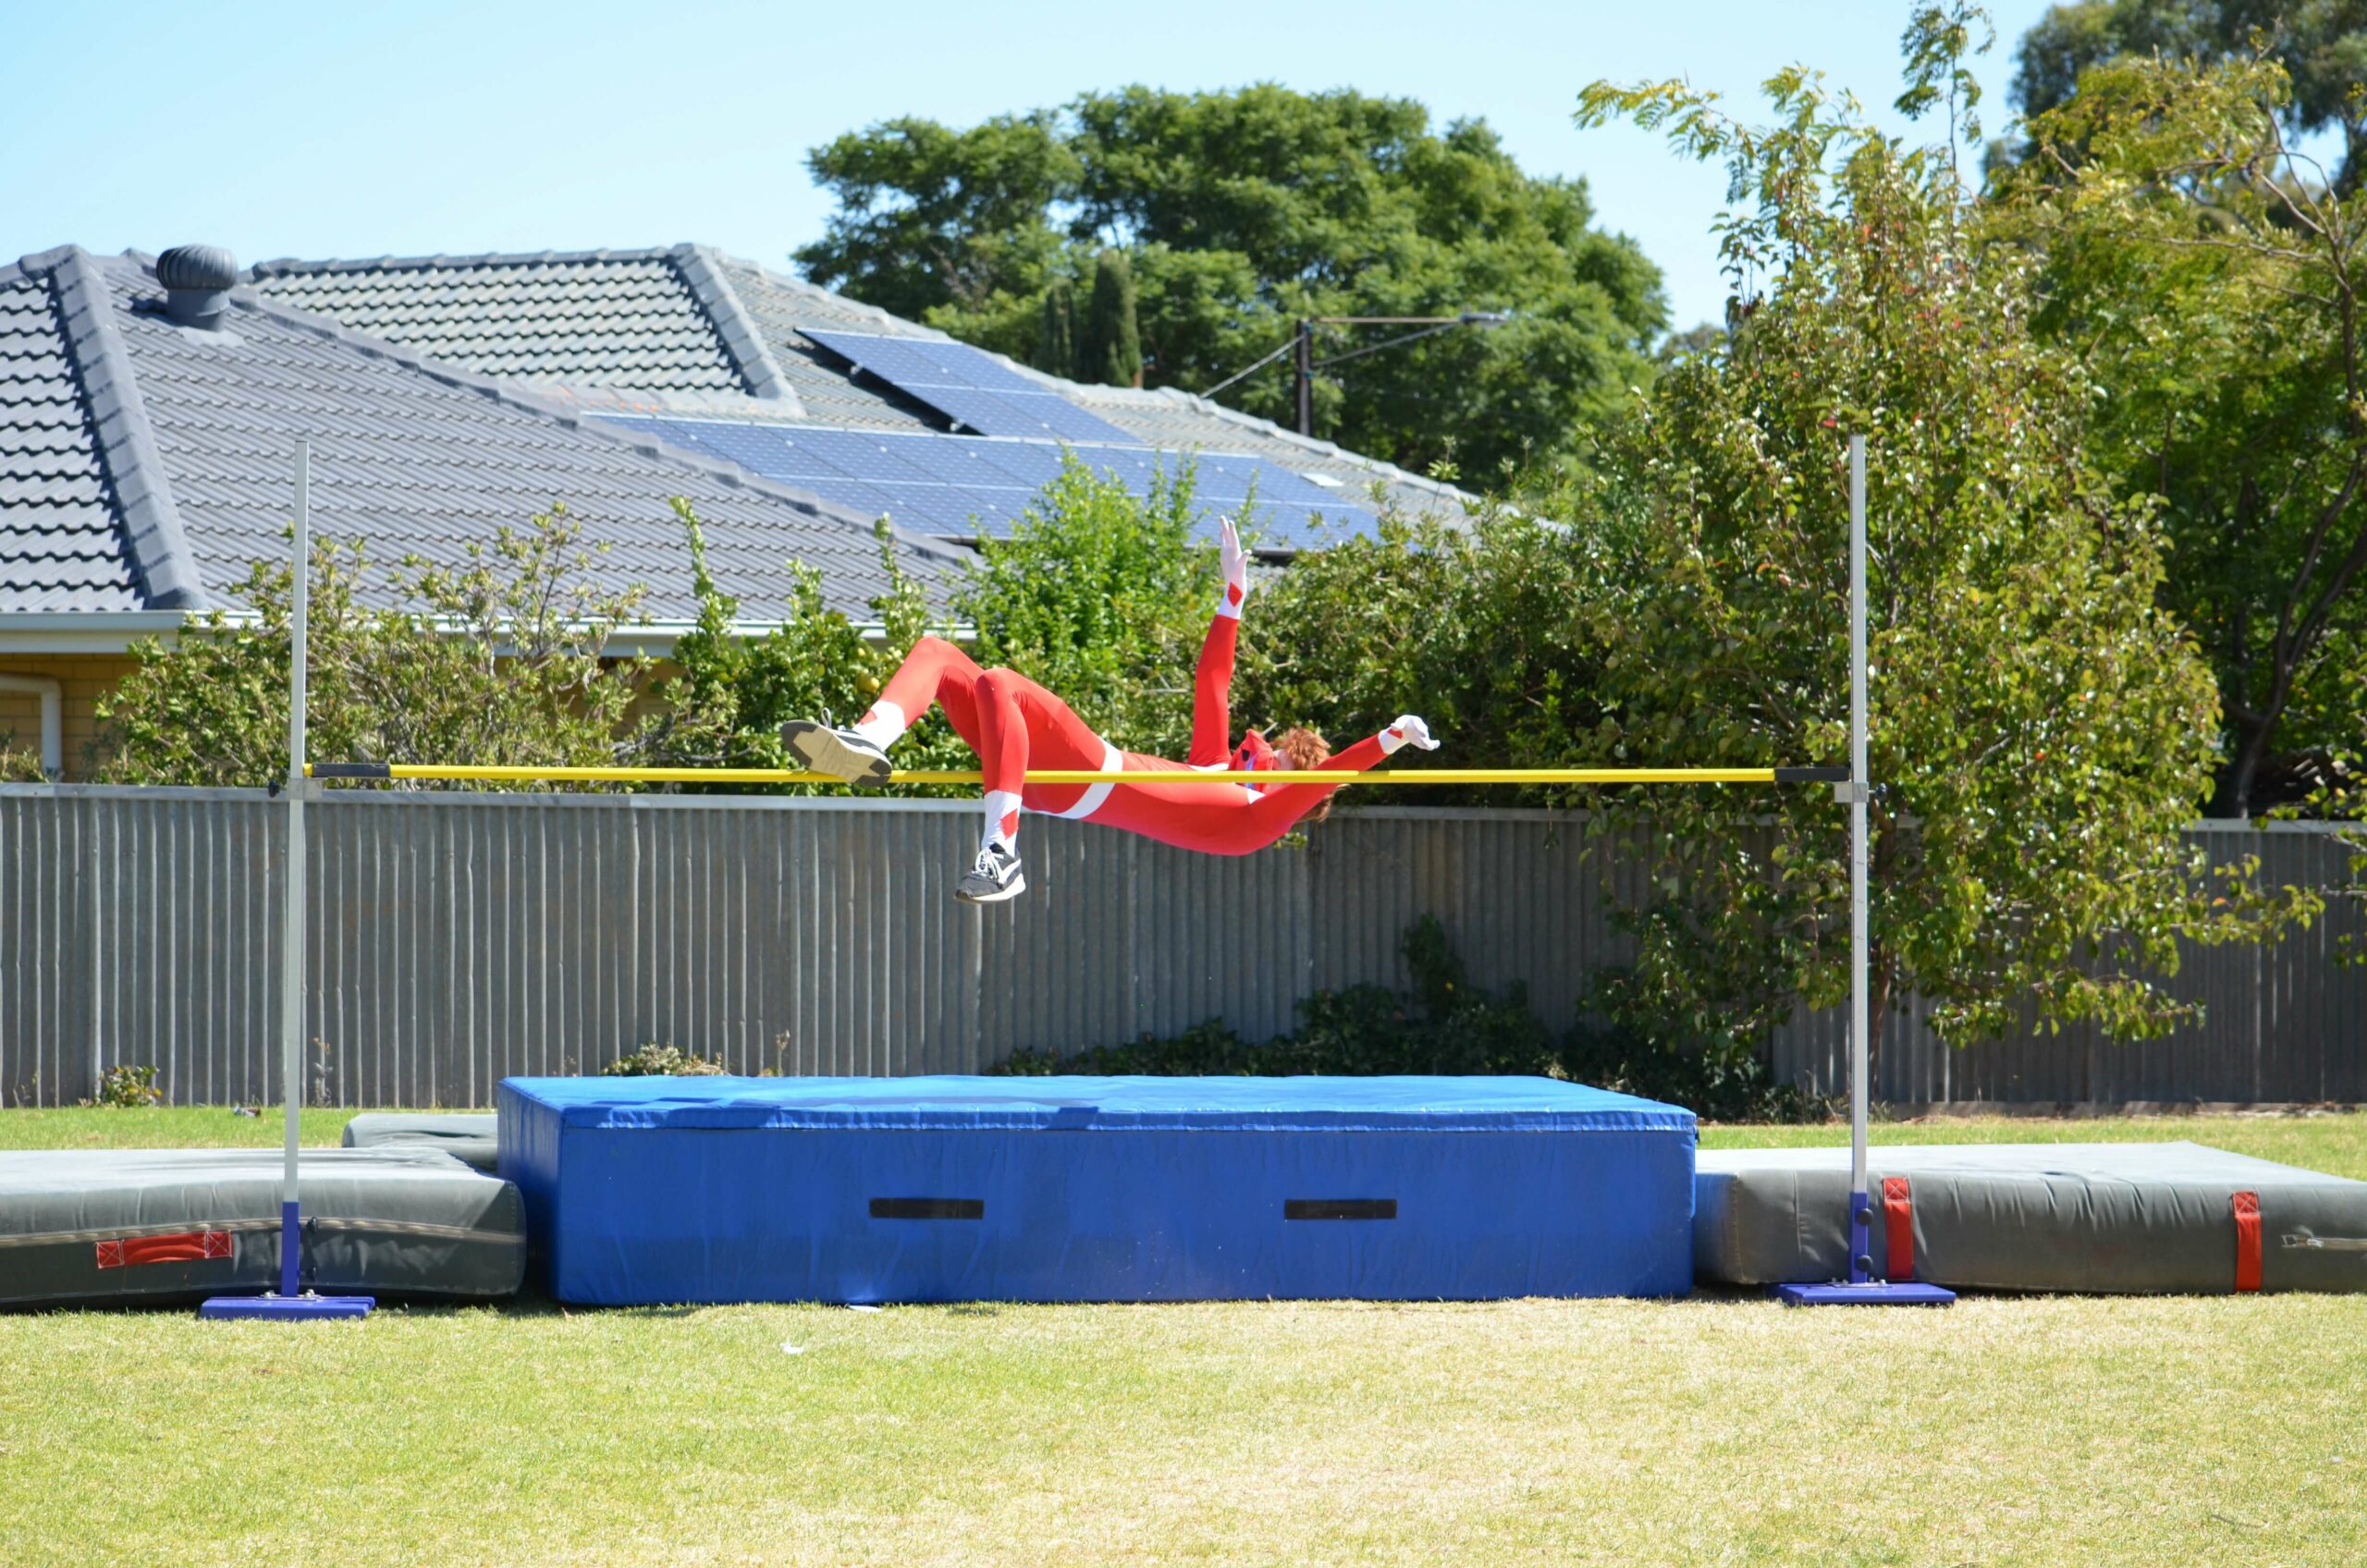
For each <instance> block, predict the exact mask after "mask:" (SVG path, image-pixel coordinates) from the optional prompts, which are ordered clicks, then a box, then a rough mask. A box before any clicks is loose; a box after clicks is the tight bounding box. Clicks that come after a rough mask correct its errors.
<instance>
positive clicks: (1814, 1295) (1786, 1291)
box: [1775, 1280, 1956, 1306]
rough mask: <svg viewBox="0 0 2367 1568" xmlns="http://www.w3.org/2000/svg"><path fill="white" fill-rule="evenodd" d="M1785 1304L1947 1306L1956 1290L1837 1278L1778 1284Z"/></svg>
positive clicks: (1908, 1283)
mask: <svg viewBox="0 0 2367 1568" xmlns="http://www.w3.org/2000/svg"><path fill="white" fill-rule="evenodd" d="M1775 1293H1776V1295H1778V1296H1780V1297H1781V1298H1783V1302H1784V1305H1785V1306H1946V1305H1949V1304H1950V1303H1952V1302H1954V1301H1955V1300H1956V1292H1954V1291H1951V1290H1946V1289H1944V1288H1943V1287H1941V1286H1939V1285H1925V1284H1919V1283H1918V1282H1916V1281H1915V1280H1896V1281H1893V1280H1861V1281H1857V1282H1854V1283H1853V1282H1852V1281H1849V1280H1830V1281H1828V1282H1826V1283H1824V1284H1821V1285H1778V1286H1776V1287H1775Z"/></svg>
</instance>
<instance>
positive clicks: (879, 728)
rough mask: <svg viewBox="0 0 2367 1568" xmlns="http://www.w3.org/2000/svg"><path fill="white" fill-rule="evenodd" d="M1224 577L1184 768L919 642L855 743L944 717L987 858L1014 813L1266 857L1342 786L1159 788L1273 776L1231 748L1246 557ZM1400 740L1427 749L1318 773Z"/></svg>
mask: <svg viewBox="0 0 2367 1568" xmlns="http://www.w3.org/2000/svg"><path fill="white" fill-rule="evenodd" d="M1229 532H1230V531H1228V533H1229ZM1228 544H1230V539H1228ZM1235 548H1236V549H1237V546H1236V547H1235ZM1232 554H1233V551H1228V556H1231V555H1232ZM1226 567H1227V570H1226V576H1227V579H1228V581H1227V583H1226V588H1225V598H1224V602H1223V603H1222V604H1220V606H1218V608H1217V613H1216V616H1215V619H1213V620H1211V621H1210V622H1209V625H1208V640H1207V642H1205V643H1203V644H1202V645H1201V648H1200V662H1199V665H1198V668H1196V671H1195V672H1194V677H1193V693H1192V748H1191V753H1190V755H1188V756H1187V757H1186V758H1185V759H1184V761H1182V762H1172V761H1170V760H1169V759H1168V758H1166V757H1155V756H1146V755H1144V754H1143V753H1140V752H1127V751H1121V750H1119V749H1118V748H1117V747H1116V746H1113V745H1111V744H1110V742H1109V741H1105V740H1103V739H1102V738H1101V737H1100V736H1099V735H1098V734H1096V733H1094V731H1093V729H1092V727H1091V726H1090V725H1088V724H1086V723H1085V720H1083V719H1081V718H1079V717H1077V716H1076V715H1075V713H1073V711H1071V709H1070V707H1069V705H1068V704H1066V703H1064V702H1062V701H1061V699H1060V698H1059V697H1057V696H1055V695H1054V694H1053V693H1052V692H1049V691H1047V690H1045V689H1044V688H1043V687H1042V686H1040V685H1038V684H1036V682H1035V681H1033V680H1028V679H1027V677H1025V676H1024V675H1021V674H1018V673H1017V672H1015V671H1013V670H1009V669H981V668H978V666H977V664H976V662H975V661H974V660H973V659H972V658H971V657H970V656H969V655H967V654H964V653H963V651H962V650H961V649H959V648H957V647H955V646H954V645H953V644H952V643H949V642H946V641H945V640H943V639H942V638H938V637H924V638H922V639H921V640H920V641H919V642H918V643H914V645H913V651H912V652H911V653H910V654H909V655H906V656H905V659H904V662H903V664H902V666H901V668H898V669H897V671H896V673H895V675H894V677H893V678H891V679H890V680H889V682H888V684H887V686H886V688H885V689H884V690H882V691H881V692H880V693H879V698H878V700H877V702H876V703H875V704H873V705H872V708H871V711H870V712H869V713H866V714H865V715H864V717H863V718H862V720H861V722H859V723H857V724H856V725H855V726H854V727H853V729H854V730H855V731H856V732H857V733H859V734H861V735H863V736H865V738H866V739H868V740H870V741H872V742H874V743H875V744H877V745H878V746H880V747H882V748H885V747H886V746H887V745H888V744H889V742H891V741H893V740H894V739H895V738H896V737H897V736H899V735H901V734H902V733H903V731H904V729H905V728H906V726H907V725H909V724H910V722H911V721H912V718H913V717H914V716H915V715H918V714H921V713H923V712H926V710H927V707H928V704H931V703H935V704H937V705H938V706H939V707H941V708H943V709H944V710H945V717H947V719H948V720H950V722H951V723H952V726H953V729H954V732H955V733H956V734H958V735H960V736H961V737H962V739H963V741H966V742H967V743H968V744H969V747H970V749H971V750H972V751H974V752H975V753H977V754H978V761H979V765H980V767H981V770H982V771H983V772H984V774H985V775H986V817H987V820H986V831H985V834H984V839H985V841H986V842H987V844H989V845H993V844H1000V845H1001V846H1002V847H1003V848H1004V849H1006V850H1008V849H1012V848H1014V847H1015V846H1016V843H1017V839H1018V833H1019V815H1020V813H1021V812H1022V811H1023V810H1024V811H1031V812H1038V813H1041V814H1043V815H1047V816H1064V817H1069V818H1071V819H1073V820H1080V821H1085V822H1093V823H1098V824H1100V825H1101V826H1103V827H1116V828H1121V829H1122V830H1124V831H1126V832H1129V833H1138V834H1140V835H1142V836H1143V837H1144V838H1146V839H1158V840H1159V842H1160V843H1162V844H1173V845H1175V846H1176V847H1178V848H1180V849H1186V850H1197V851H1202V852H1204V853H1207V854H1219V855H1244V854H1248V853H1249V852H1250V851H1254V850H1261V849H1264V848H1265V847H1266V846H1267V845H1269V844H1270V843H1272V842H1273V841H1274V840H1275V839H1280V838H1281V837H1282V835H1283V834H1285V833H1287V832H1289V831H1290V830H1291V828H1292V827H1294V825H1295V824H1296V823H1297V822H1298V821H1299V819H1300V818H1301V817H1304V816H1305V815H1306V814H1307V813H1309V812H1311V811H1313V810H1314V809H1315V808H1316V807H1317V806H1318V805H1320V804H1321V803H1322V802H1323V801H1324V800H1325V798H1326V797H1328V796H1329V795H1331V792H1332V791H1333V790H1337V789H1338V788H1339V787H1340V786H1339V785H1336V784H1282V785H1277V786H1274V787H1273V788H1270V789H1265V790H1260V789H1258V788H1257V787H1256V786H1254V785H1246V784H1185V783H1177V782H1168V781H1166V780H1168V779H1171V778H1174V776H1176V775H1179V774H1187V773H1194V772H1208V771H1215V770H1218V769H1226V768H1230V769H1234V770H1246V769H1251V768H1257V767H1274V766H1282V764H1281V763H1280V761H1279V759H1277V758H1276V756H1275V754H1274V753H1273V751H1272V749H1271V748H1270V747H1269V746H1267V744H1266V742H1265V741H1264V738H1263V737H1261V736H1258V735H1256V734H1252V735H1251V736H1249V737H1248V739H1247V740H1246V741H1244V742H1243V744H1242V745H1241V747H1240V748H1238V749H1237V750H1236V749H1235V748H1233V747H1232V746H1231V745H1230V744H1229V741H1228V736H1229V733H1230V725H1231V720H1232V714H1231V709H1230V701H1229V699H1230V696H1231V692H1232V686H1233V653H1234V648H1235V645H1236V639H1237V637H1238V636H1239V633H1240V628H1241V606H1242V602H1243V599H1244V597H1245V594H1246V590H1247V583H1246V580H1245V579H1246V571H1245V557H1244V564H1243V565H1242V566H1240V567H1236V566H1235V564H1234V562H1233V560H1232V559H1230V558H1229V559H1228V560H1227V562H1226ZM1408 740H1412V741H1414V743H1416V744H1417V745H1429V744H1433V742H1431V741H1429V731H1428V730H1427V729H1425V728H1423V727H1422V724H1421V721H1420V720H1419V719H1413V718H1410V717H1409V718H1407V719H1401V720H1400V721H1399V722H1398V723H1396V724H1392V726H1390V727H1389V729H1384V730H1382V731H1381V732H1380V734H1378V735H1373V736H1369V737H1367V739H1365V740H1362V741H1357V742H1356V743H1355V744H1354V745H1352V746H1349V747H1347V748H1346V749H1344V750H1343V751H1341V752H1338V753H1334V754H1333V755H1332V756H1331V757H1329V758H1327V759H1326V760H1325V761H1324V762H1323V763H1322V765H1321V766H1322V768H1323V769H1324V771H1326V772H1338V773H1360V772H1363V771H1364V770H1365V769H1367V768H1369V767H1371V766H1374V765H1375V764H1376V763H1378V762H1380V760H1381V759H1382V758H1383V757H1385V756H1388V755H1389V754H1390V753H1392V752H1394V751H1396V750H1397V749H1398V747H1399V746H1401V745H1404V744H1405V743H1406V741H1408ZM1031 767H1035V768H1044V769H1062V770H1068V769H1075V770H1080V771H1085V770H1090V771H1096V772H1105V773H1114V772H1125V773H1130V774H1135V773H1138V774H1141V775H1142V776H1143V778H1142V782H1140V783H1135V782H1134V781H1132V780H1128V781H1126V782H1124V783H1116V784H1030V783H1027V782H1026V781H1025V776H1026V773H1027V770H1028V769H1029V768H1031Z"/></svg>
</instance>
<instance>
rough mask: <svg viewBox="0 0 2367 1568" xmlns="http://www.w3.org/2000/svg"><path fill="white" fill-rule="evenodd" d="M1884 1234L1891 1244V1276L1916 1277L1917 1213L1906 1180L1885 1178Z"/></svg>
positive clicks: (1905, 1278)
mask: <svg viewBox="0 0 2367 1568" xmlns="http://www.w3.org/2000/svg"><path fill="white" fill-rule="evenodd" d="M1883 1239H1884V1240H1885V1241H1886V1242H1888V1243H1889V1251H1890V1277H1891V1278H1892V1279H1894V1280H1912V1279H1914V1278H1915V1210H1914V1208H1913V1207H1911V1203H1910V1200H1909V1199H1908V1197H1907V1178H1906V1177H1904V1176H1885V1177H1883Z"/></svg>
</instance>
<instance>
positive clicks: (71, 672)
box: [0, 654, 131, 781]
mask: <svg viewBox="0 0 2367 1568" xmlns="http://www.w3.org/2000/svg"><path fill="white" fill-rule="evenodd" d="M130 671H131V660H130V659H129V657H127V656H125V655H121V654H0V675H42V676H47V677H49V678H50V679H51V680H55V681H56V682H58V684H59V685H61V686H63V687H64V688H65V689H66V704H65V716H64V717H65V726H66V757H65V762H66V777H67V779H68V780H69V781H79V780H83V779H87V778H90V777H91V748H92V744H93V743H94V742H96V741H97V740H98V713H97V704H98V700H99V698H100V697H101V696H103V695H104V694H105V693H106V692H112V691H113V690H115V686H116V682H117V681H119V680H122V679H123V678H124V677H125V676H126V675H128V674H129V673H130ZM11 731H14V732H15V733H14V735H13V736H11V734H10V732H11ZM0 743H5V744H6V745H7V746H9V747H12V748H13V749H15V750H17V751H19V752H23V753H28V754H30V755H32V756H34V757H38V756H39V755H40V753H41V698H40V697H39V696H38V695H36V694H35V693H33V692H0Z"/></svg>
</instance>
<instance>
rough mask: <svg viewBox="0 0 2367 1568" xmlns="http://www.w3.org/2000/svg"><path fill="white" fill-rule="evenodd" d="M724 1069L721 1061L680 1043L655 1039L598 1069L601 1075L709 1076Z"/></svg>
mask: <svg viewBox="0 0 2367 1568" xmlns="http://www.w3.org/2000/svg"><path fill="white" fill-rule="evenodd" d="M722 1071H723V1063H721V1062H719V1061H712V1060H708V1059H707V1058H705V1057H703V1056H699V1055H697V1054H695V1053H694V1052H691V1051H686V1050H683V1049H682V1048H681V1047H679V1046H661V1045H658V1044H656V1042H654V1041H653V1042H651V1043H650V1044H648V1045H645V1046H643V1047H639V1048H638V1049H635V1050H632V1051H628V1052H626V1053H625V1054H624V1055H623V1056H620V1057H619V1058H617V1060H614V1061H612V1062H610V1063H608V1065H607V1066H606V1067H604V1068H602V1069H600V1076H601V1077H603V1078H711V1077H714V1076H716V1075H717V1074H719V1073H721V1072H722Z"/></svg>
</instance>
